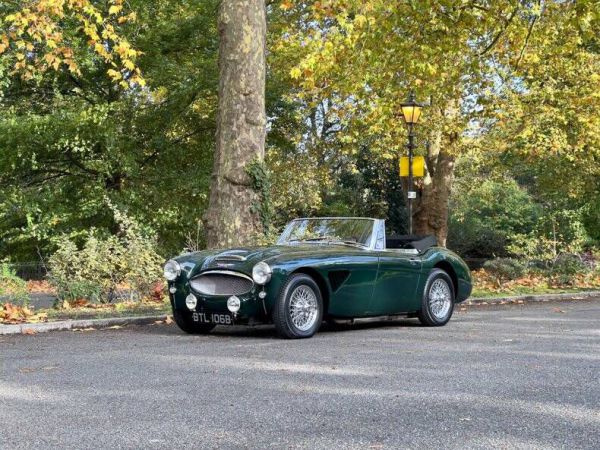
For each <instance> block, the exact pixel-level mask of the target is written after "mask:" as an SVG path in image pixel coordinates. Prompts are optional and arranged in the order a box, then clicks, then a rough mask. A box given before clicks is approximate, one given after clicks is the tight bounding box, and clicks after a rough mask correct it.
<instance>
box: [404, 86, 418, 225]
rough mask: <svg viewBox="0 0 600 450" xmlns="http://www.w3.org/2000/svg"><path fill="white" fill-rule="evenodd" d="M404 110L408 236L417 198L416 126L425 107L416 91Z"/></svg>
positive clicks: (405, 104) (411, 93)
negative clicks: (406, 128) (415, 183)
mask: <svg viewBox="0 0 600 450" xmlns="http://www.w3.org/2000/svg"><path fill="white" fill-rule="evenodd" d="M400 108H401V109H402V118H403V119H404V122H405V123H406V126H407V127H408V145H407V148H408V193H407V197H408V234H412V233H413V226H412V223H413V219H412V202H413V200H414V199H415V198H417V193H416V192H415V191H413V151H414V149H415V147H416V146H415V134H414V126H415V125H416V124H417V122H418V121H419V119H420V118H421V111H422V109H423V105H422V104H420V103H417V101H416V98H415V93H414V91H411V92H410V94H409V95H408V99H407V101H406V102H405V103H402V104H401V105H400Z"/></svg>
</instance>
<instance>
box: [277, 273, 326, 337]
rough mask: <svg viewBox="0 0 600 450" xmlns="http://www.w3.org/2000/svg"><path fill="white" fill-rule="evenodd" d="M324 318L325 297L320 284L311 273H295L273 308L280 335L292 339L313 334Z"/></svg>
mask: <svg viewBox="0 0 600 450" xmlns="http://www.w3.org/2000/svg"><path fill="white" fill-rule="evenodd" d="M322 321H323V298H322V297H321V291H320V290H319V286H318V285H317V283H315V281H314V280H313V279H312V278H311V277H310V276H308V275H305V274H303V273H299V274H295V275H292V276H291V277H290V278H289V279H288V281H287V282H286V284H285V286H283V288H282V289H281V294H279V298H278V299H277V303H276V304H275V307H274V308H273V323H274V324H275V328H276V329H277V334H279V336H281V337H284V338H288V339H298V338H307V337H311V336H312V335H314V334H315V333H316V332H317V330H318V329H319V327H320V326H321V322H322Z"/></svg>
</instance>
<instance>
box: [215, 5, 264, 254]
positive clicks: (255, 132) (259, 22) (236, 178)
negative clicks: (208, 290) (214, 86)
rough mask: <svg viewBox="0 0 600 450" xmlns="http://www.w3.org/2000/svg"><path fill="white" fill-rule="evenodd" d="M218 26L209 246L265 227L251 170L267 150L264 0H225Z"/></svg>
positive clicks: (238, 240) (236, 241)
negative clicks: (214, 141)
mask: <svg viewBox="0 0 600 450" xmlns="http://www.w3.org/2000/svg"><path fill="white" fill-rule="evenodd" d="M218 29H219V38H220V43H219V75H220V81H219V109H218V116H217V147H216V151H215V159H214V170H213V178H212V184H211V191H210V203H209V208H208V211H207V214H206V217H205V227H206V238H207V245H208V246H209V247H223V246H232V245H242V244H245V243H249V242H250V241H251V239H252V238H253V237H255V235H256V234H257V233H258V232H260V231H261V229H262V223H261V219H260V214H259V210H260V205H259V203H260V201H261V199H260V197H259V195H258V193H257V192H256V191H255V190H254V188H253V179H252V177H251V176H250V173H249V170H248V169H249V165H250V164H251V163H253V162H257V163H261V162H262V161H263V160H264V154H265V132H266V115H265V73H266V66H265V50H266V49H265V47H266V29H267V25H266V10H265V2H264V0H223V1H222V2H221V5H220V9H219V16H218Z"/></svg>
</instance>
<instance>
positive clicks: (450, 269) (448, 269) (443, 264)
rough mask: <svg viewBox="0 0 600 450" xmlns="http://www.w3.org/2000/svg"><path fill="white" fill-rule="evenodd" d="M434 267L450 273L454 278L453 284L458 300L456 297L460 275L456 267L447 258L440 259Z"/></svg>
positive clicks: (452, 278)
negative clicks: (457, 273)
mask: <svg viewBox="0 0 600 450" xmlns="http://www.w3.org/2000/svg"><path fill="white" fill-rule="evenodd" d="M433 268H434V269H440V270H443V271H444V272H446V273H447V274H448V276H449V277H450V279H451V280H452V286H453V287H454V300H455V301H456V298H457V297H458V276H457V275H456V271H455V270H454V267H452V264H450V263H449V262H448V261H445V260H444V261H438V262H437V263H435V264H434V265H433Z"/></svg>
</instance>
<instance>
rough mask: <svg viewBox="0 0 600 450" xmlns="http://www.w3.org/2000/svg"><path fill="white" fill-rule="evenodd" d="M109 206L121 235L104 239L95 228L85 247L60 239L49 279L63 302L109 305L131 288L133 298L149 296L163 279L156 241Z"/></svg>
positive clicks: (50, 266)
mask: <svg viewBox="0 0 600 450" xmlns="http://www.w3.org/2000/svg"><path fill="white" fill-rule="evenodd" d="M109 207H111V209H112V210H113V212H114V214H115V220H116V221H117V223H118V224H119V233H118V234H117V235H111V236H104V237H103V236H101V235H100V233H99V232H98V231H97V230H94V229H92V230H91V231H89V232H88V233H87V234H86V235H85V236H84V242H83V245H82V246H81V248H79V247H78V246H77V244H76V243H75V242H74V241H73V240H72V239H70V238H69V237H68V236H62V237H60V238H59V240H58V249H57V251H56V252H55V253H54V254H53V255H52V256H51V257H50V259H49V261H48V266H49V274H48V279H49V280H50V282H51V284H52V285H53V286H54V287H55V288H56V291H57V296H58V298H59V300H61V301H63V300H67V301H73V300H78V299H82V298H83V299H86V300H89V301H93V302H102V303H107V302H111V301H113V300H114V299H115V298H116V297H117V290H118V289H123V288H127V289H129V290H130V297H131V298H133V297H137V298H140V297H142V298H143V297H145V296H147V295H149V294H150V291H151V288H152V285H153V284H155V283H156V282H157V281H158V280H159V279H160V277H161V270H160V269H161V263H162V261H163V258H161V257H160V256H159V255H158V254H157V253H156V250H155V248H156V240H155V238H153V237H152V236H149V235H148V234H147V233H145V232H144V231H143V230H142V229H141V227H140V226H139V225H138V224H137V223H136V222H135V221H134V220H132V219H131V218H129V217H128V216H127V215H126V214H124V213H123V212H121V211H119V210H118V209H116V208H114V207H113V206H112V205H110V203H109Z"/></svg>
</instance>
